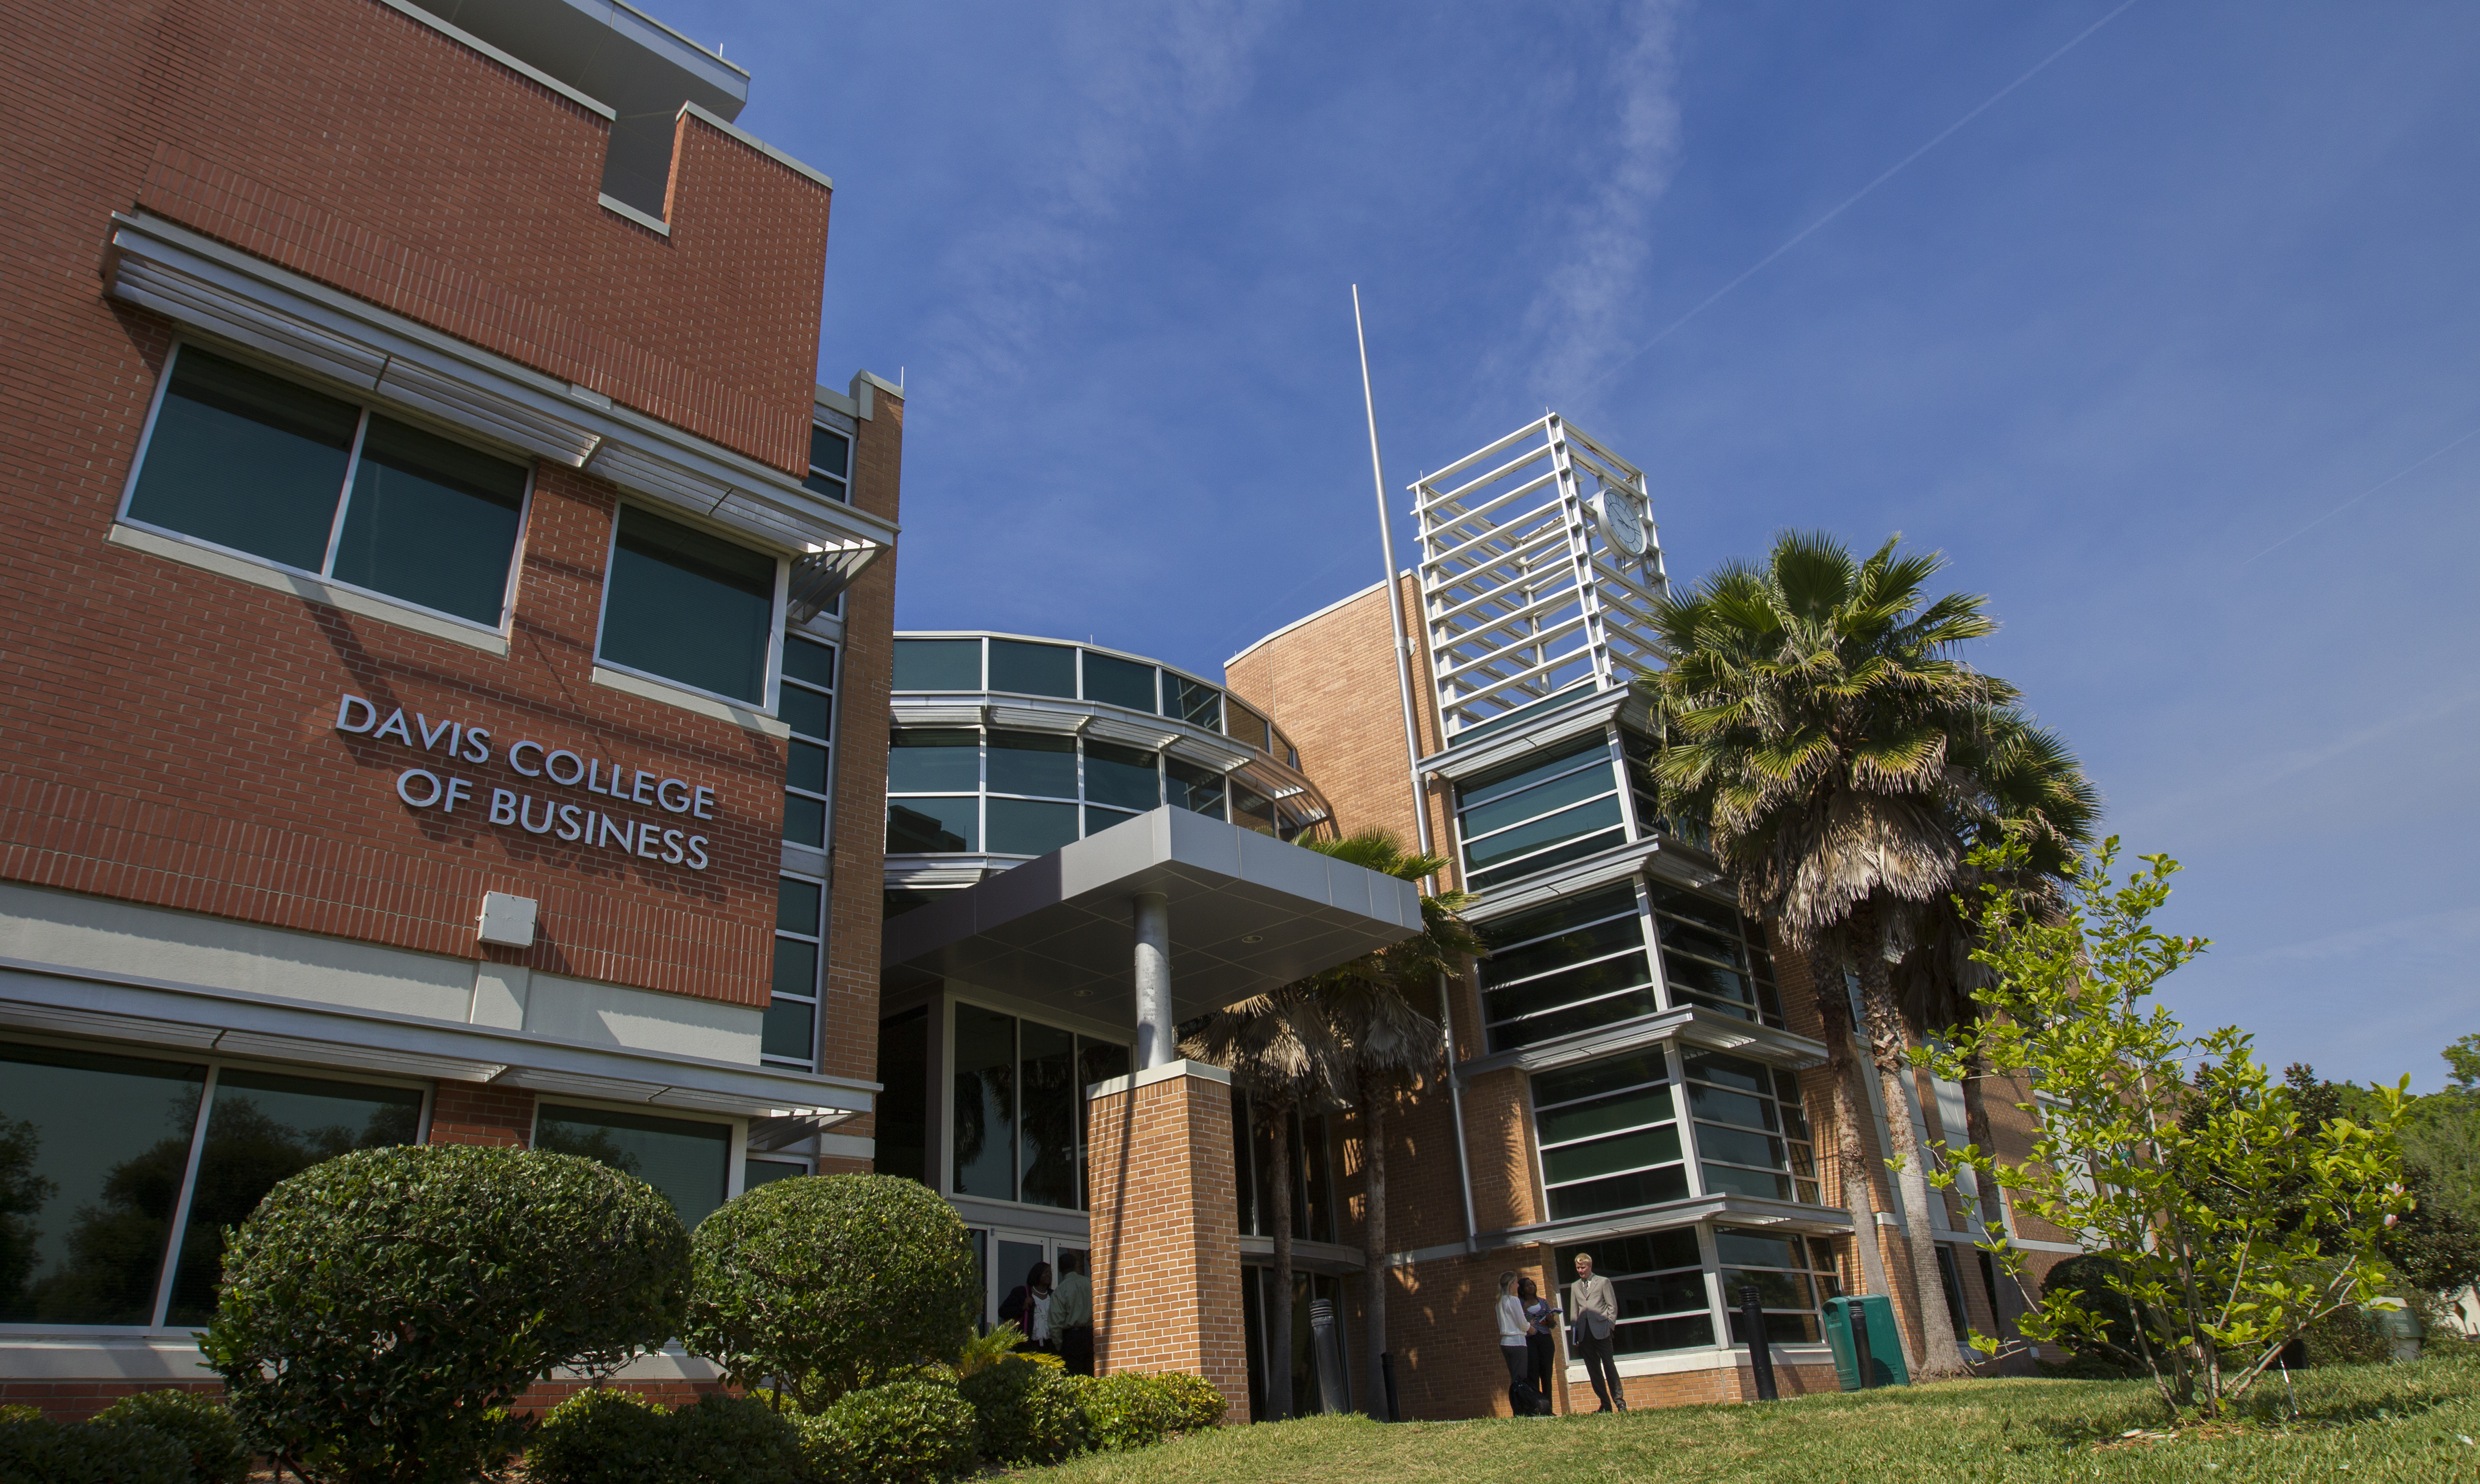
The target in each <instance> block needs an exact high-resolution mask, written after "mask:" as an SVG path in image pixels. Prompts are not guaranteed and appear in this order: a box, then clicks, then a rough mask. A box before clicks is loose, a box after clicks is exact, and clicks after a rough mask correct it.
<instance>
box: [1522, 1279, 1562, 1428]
mask: <svg viewBox="0 0 2480 1484" xmlns="http://www.w3.org/2000/svg"><path fill="white" fill-rule="evenodd" d="M1515 1296H1516V1297H1517V1298H1520V1299H1522V1300H1524V1317H1525V1318H1526V1319H1528V1320H1530V1321H1532V1324H1533V1334H1532V1337H1531V1338H1530V1339H1529V1340H1527V1341H1526V1345H1527V1346H1528V1348H1530V1349H1531V1351H1532V1353H1533V1389H1534V1390H1535V1391H1537V1392H1539V1393H1541V1400H1542V1402H1543V1403H1544V1404H1545V1405H1546V1404H1548V1403H1549V1402H1550V1399H1551V1398H1552V1397H1554V1396H1556V1395H1558V1394H1559V1393H1557V1392H1556V1391H1553V1390H1552V1389H1551V1388H1552V1386H1553V1382H1552V1380H1551V1376H1552V1373H1553V1372H1555V1371H1556V1370H1557V1369H1558V1367H1559V1306H1558V1305H1556V1304H1552V1303H1547V1302H1544V1301H1543V1299H1542V1297H1541V1289H1540V1286H1539V1285H1538V1284H1536V1283H1535V1282H1534V1281H1533V1280H1532V1279H1530V1278H1521V1279H1518V1280H1516V1284H1515Z"/></svg>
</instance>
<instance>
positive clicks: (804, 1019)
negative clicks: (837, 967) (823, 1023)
mask: <svg viewBox="0 0 2480 1484" xmlns="http://www.w3.org/2000/svg"><path fill="white" fill-rule="evenodd" d="M775 946H776V948H777V950H779V951H778V956H777V962H778V964H779V965H780V964H781V962H782V956H781V951H780V950H784V949H787V948H807V947H809V945H808V944H795V943H793V942H792V941H791V940H789V939H787V938H779V939H777V940H776V945H775ZM817 1014H818V1007H817V1006H816V1005H815V1004H813V1003H811V1002H809V1001H806V1000H774V1001H770V1002H768V1003H767V1005H766V1018H765V1020H764V1021H763V1022H762V1023H761V1026H760V1028H759V1035H758V1046H759V1050H760V1051H761V1052H762V1053H763V1054H766V1055H769V1056H777V1057H781V1058H783V1059H784V1060H787V1061H801V1062H806V1061H809V1060H811V1059H812V1058H813V1057H814V1056H815V1055H816V1054H817V1045H818V1033H817Z"/></svg>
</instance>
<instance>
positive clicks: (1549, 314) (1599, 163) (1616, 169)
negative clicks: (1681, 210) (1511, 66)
mask: <svg viewBox="0 0 2480 1484" xmlns="http://www.w3.org/2000/svg"><path fill="white" fill-rule="evenodd" d="M1686 9H1687V7H1686V5H1685V3H1684V0H1639V3H1637V4H1636V5H1634V6H1632V7H1631V8H1630V9H1629V11H1628V13H1627V14H1626V16H1625V18H1624V21H1623V24H1622V26H1621V29H1620V34H1619V36H1618V37H1617V38H1616V39H1615V44H1614V45H1613V46H1612V47H1611V49H1610V50H1609V52H1608V53H1606V54H1605V56H1604V59H1603V61H1602V63H1601V65H1600V67H1599V69H1598V77H1597V79H1596V83H1597V85H1598V87H1599V88H1600V89H1601V90H1602V91H1603V93H1604V94H1605V96H1606V97H1607V99H1608V101H1607V105H1606V106H1605V107H1604V108H1603V109H1602V110H1601V111H1600V112H1601V117H1600V119H1599V120H1597V123H1598V127H1596V128H1595V129H1593V130H1592V132H1589V133H1584V134H1580V135H1579V136H1577V137H1576V138H1574V139H1572V140H1570V141H1567V142H1565V143H1567V145H1568V146H1569V147H1571V148H1572V149H1574V150H1575V151H1576V152H1577V153H1578V154H1580V155H1582V156H1583V157H1584V158H1583V160H1582V161H1581V162H1579V163H1581V164H1582V165H1583V166H1584V167H1585V168H1586V169H1589V170H1590V171H1591V173H1592V174H1593V175H1594V176H1596V177H1598V183H1597V184H1596V185H1594V186H1593V187H1591V188H1590V189H1589V190H1587V191H1585V192H1584V193H1582V195H1580V196H1579V198H1578V199H1577V200H1576V202H1575V203H1574V204H1573V205H1572V206H1570V207H1569V208H1568V209H1567V210H1566V212H1565V213H1564V219H1565V220H1564V221H1563V224H1562V226H1561V228H1560V230H1559V231H1558V232H1557V233H1556V240H1557V241H1558V242H1559V243H1560V244H1562V245H1563V251H1561V252H1559V253H1557V254H1556V255H1554V256H1553V257H1552V258H1551V260H1550V262H1549V266H1548V269H1547V271H1546V272H1545V273H1543V274H1542V277H1541V284H1540V287H1539V288H1538V289H1537V291H1536V292H1535V294H1534V297H1533V300H1532V303H1531V304H1530V306H1529V307H1528V308H1527V310H1526V312H1525V316H1524V328H1525V334H1524V343H1525V345H1526V346H1527V348H1528V349H1527V351H1526V352H1525V361H1526V364H1525V365H1524V366H1523V367H1522V371H1521V375H1520V377H1519V378H1518V379H1520V380H1521V381H1522V382H1523V383H1524V384H1525V385H1527V386H1528V387H1530V388H1532V389H1534V390H1535V391H1536V392H1537V393H1538V394H1540V395H1543V396H1545V397H1547V396H1552V395H1554V394H1555V393H1556V392H1557V391H1559V390H1561V389H1565V388H1572V387H1577V386H1581V385H1584V384H1586V383H1588V382H1589V381H1591V380H1594V379H1596V378H1598V377H1599V376H1600V375H1601V374H1602V373H1603V372H1604V371H1606V370H1608V369H1609V368H1610V367H1611V366H1612V365H1613V364H1614V363H1615V362H1616V361H1617V360H1618V359H1619V358H1620V357H1622V356H1623V355H1625V354H1626V353H1627V352H1628V351H1630V350H1631V349H1632V346H1631V344H1630V342H1629V341H1628V339H1627V329H1626V326H1628V325H1632V324H1634V323H1635V319H1636V317H1635V316H1634V315H1633V314H1632V313H1631V312H1630V311H1632V310H1634V309H1635V308H1636V307H1638V305H1639V304H1640V296H1641V295H1642V293H1643V288H1644V280H1645V267H1646V264H1647V263H1648V261H1649V260H1650V258H1651V256H1652V236H1653V212H1654V207H1655V205H1656V203H1658V202H1659V201H1660V200H1661V199H1662V195H1663V193H1664V192H1665V191H1666V190H1667V189H1668V188H1669V185H1670V179H1671V175H1672V172H1673V171H1674V170H1675V169H1677V167H1678V163H1679V147H1680V126H1679V93H1678V75H1679V61H1678V39H1679V22H1680V17H1681V14H1682V13H1683V12H1684V11H1685V10H1686ZM1605 130H1606V131H1607V132H1604V131H1605Z"/></svg>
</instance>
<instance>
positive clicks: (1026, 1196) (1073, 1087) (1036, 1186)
mask: <svg viewBox="0 0 2480 1484" xmlns="http://www.w3.org/2000/svg"><path fill="white" fill-rule="evenodd" d="M1019 1034H1020V1037H1021V1041H1022V1044H1021V1046H1020V1049H1019V1052H1018V1058H1017V1075H1018V1079H1019V1085H1020V1087H1022V1089H1023V1094H1022V1097H1023V1104H1024V1106H1023V1110H1022V1111H1023V1118H1024V1129H1023V1133H1022V1134H1021V1135H1020V1139H1019V1143H1020V1162H1019V1165H1018V1174H1019V1176H1020V1185H1019V1188H1020V1190H1021V1191H1022V1195H1021V1199H1023V1200H1025V1201H1029V1202H1031V1203H1032V1204H1034V1205H1036V1206H1058V1207H1064V1208H1066V1209H1068V1210H1070V1211H1073V1210H1075V1209H1076V1207H1077V1205H1078V1204H1079V1203H1080V1199H1081V1197H1082V1196H1083V1194H1084V1185H1085V1170H1084V1166H1083V1165H1082V1164H1081V1163H1080V1162H1079V1161H1078V1159H1077V1158H1076V1139H1077V1134H1078V1133H1079V1120H1078V1118H1077V1116H1076V1109H1077V1105H1078V1104H1080V1103H1082V1102H1084V1099H1083V1097H1082V1096H1080V1094H1081V1093H1082V1092H1083V1089H1082V1088H1081V1087H1079V1086H1078V1085H1077V1083H1076V1037H1075V1036H1074V1035H1072V1034H1071V1033H1070V1032H1068V1031H1065V1030H1060V1029H1056V1028H1052V1027H1049V1026H1043V1025H1037V1024H1035V1023H1034V1022H1032V1021H1026V1022H1025V1023H1024V1025H1023V1028H1022V1029H1021V1030H1020V1032H1019Z"/></svg>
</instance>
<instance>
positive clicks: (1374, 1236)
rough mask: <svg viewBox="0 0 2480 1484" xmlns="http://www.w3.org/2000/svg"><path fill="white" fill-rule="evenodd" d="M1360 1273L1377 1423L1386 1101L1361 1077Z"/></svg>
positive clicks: (1382, 1338) (1381, 1376) (1382, 1347)
mask: <svg viewBox="0 0 2480 1484" xmlns="http://www.w3.org/2000/svg"><path fill="white" fill-rule="evenodd" d="M1354 1090H1355V1091H1356V1092H1357V1093H1358V1094H1359V1097H1360V1178H1361V1190H1362V1196H1361V1207H1362V1209H1361V1214H1360V1271H1361V1275H1362V1284H1361V1287H1362V1288H1363V1289H1364V1290H1366V1292H1367V1294H1368V1303H1367V1306H1366V1311H1367V1312H1366V1314H1365V1315H1364V1318H1363V1324H1364V1327H1365V1330H1366V1340H1367V1348H1368V1353H1369V1396H1368V1403H1367V1405H1365V1406H1363V1407H1362V1408H1361V1410H1362V1411H1364V1412H1366V1413H1368V1414H1369V1415H1370V1416H1371V1417H1374V1418H1376V1419H1379V1420H1380V1421H1386V1420H1388V1419H1387V1416H1386V1361H1385V1354H1386V1105H1385V1103H1384V1101H1383V1096H1384V1095H1383V1092H1382V1089H1379V1088H1377V1087H1373V1086H1371V1085H1370V1081H1369V1079H1368V1078H1366V1077H1364V1078H1361V1079H1360V1080H1359V1085H1358V1086H1357V1087H1356V1088H1355V1089H1354Z"/></svg>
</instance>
